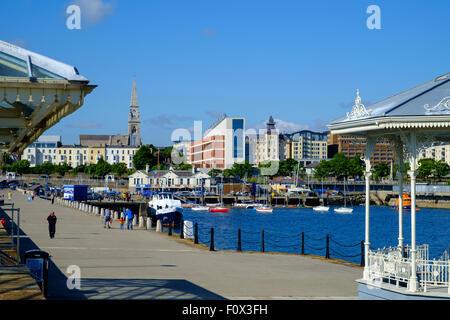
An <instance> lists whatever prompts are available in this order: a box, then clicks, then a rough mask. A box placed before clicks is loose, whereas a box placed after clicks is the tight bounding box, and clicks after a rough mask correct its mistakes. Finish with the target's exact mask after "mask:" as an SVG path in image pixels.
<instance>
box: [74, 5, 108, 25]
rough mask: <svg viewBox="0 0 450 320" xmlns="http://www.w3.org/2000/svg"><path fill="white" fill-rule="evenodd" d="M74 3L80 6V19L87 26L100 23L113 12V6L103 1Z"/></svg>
mask: <svg viewBox="0 0 450 320" xmlns="http://www.w3.org/2000/svg"><path fill="white" fill-rule="evenodd" d="M74 3H75V4H76V5H78V6H80V9H81V18H82V19H83V20H84V21H86V22H87V23H88V24H94V23H97V22H100V21H101V20H103V19H104V18H105V17H107V16H108V15H110V14H112V13H113V11H114V5H113V4H112V3H110V2H109V3H108V2H103V0H75V2H74Z"/></svg>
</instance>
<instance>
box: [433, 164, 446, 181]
mask: <svg viewBox="0 0 450 320" xmlns="http://www.w3.org/2000/svg"><path fill="white" fill-rule="evenodd" d="M449 173H450V166H449V165H448V164H447V163H446V162H444V161H442V160H440V161H436V162H435V164H434V168H433V175H434V176H435V177H436V178H437V179H439V181H440V180H441V178H442V177H445V176H446V175H448V174H449Z"/></svg>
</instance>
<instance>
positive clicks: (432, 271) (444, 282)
mask: <svg viewBox="0 0 450 320" xmlns="http://www.w3.org/2000/svg"><path fill="white" fill-rule="evenodd" d="M449 264H450V260H447V261H442V260H428V261H421V263H420V267H419V268H420V270H419V272H418V277H419V283H420V286H421V288H423V291H424V292H426V291H427V289H428V287H436V288H437V287H444V288H447V287H449V270H450V269H449ZM449 292H450V287H449Z"/></svg>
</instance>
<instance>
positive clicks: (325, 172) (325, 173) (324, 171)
mask: <svg viewBox="0 0 450 320" xmlns="http://www.w3.org/2000/svg"><path fill="white" fill-rule="evenodd" d="M331 172H332V169H331V165H330V161H327V160H322V161H320V163H319V164H318V165H317V166H316V167H315V168H314V178H316V179H318V180H323V179H325V178H327V177H329V176H330V174H331Z"/></svg>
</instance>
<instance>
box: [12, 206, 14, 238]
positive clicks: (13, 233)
mask: <svg viewBox="0 0 450 320" xmlns="http://www.w3.org/2000/svg"><path fill="white" fill-rule="evenodd" d="M11 246H14V206H12V209H11Z"/></svg>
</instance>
